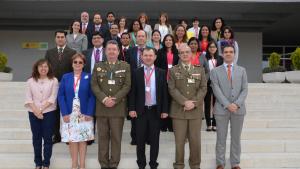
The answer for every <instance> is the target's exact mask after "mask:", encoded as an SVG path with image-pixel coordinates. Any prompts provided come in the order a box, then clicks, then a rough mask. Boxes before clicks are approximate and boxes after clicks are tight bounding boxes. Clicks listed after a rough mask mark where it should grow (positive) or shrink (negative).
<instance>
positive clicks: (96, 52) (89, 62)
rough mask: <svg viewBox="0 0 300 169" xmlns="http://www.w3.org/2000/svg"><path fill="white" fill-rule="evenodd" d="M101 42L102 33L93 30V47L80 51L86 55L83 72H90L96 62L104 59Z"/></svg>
mask: <svg viewBox="0 0 300 169" xmlns="http://www.w3.org/2000/svg"><path fill="white" fill-rule="evenodd" d="M103 42H104V37H103V35H102V34H101V33H100V32H94V33H93V35H92V44H93V46H94V47H93V48H91V49H88V50H86V51H83V52H82V54H84V56H85V57H86V65H85V66H84V71H85V72H88V73H91V74H92V73H93V69H94V65H95V64H96V63H98V62H102V61H106V56H105V52H104V51H105V50H104V47H103Z"/></svg>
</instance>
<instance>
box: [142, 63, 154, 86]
mask: <svg viewBox="0 0 300 169" xmlns="http://www.w3.org/2000/svg"><path fill="white" fill-rule="evenodd" d="M154 69H155V67H154V68H153V69H152V71H151V72H150V75H149V76H147V75H146V73H145V72H144V77H145V80H146V84H148V83H149V82H150V79H151V76H152V74H153V72H154Z"/></svg>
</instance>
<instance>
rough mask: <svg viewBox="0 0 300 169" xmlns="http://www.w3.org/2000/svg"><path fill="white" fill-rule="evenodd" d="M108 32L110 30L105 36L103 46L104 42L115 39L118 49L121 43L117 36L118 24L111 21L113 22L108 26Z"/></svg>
mask: <svg viewBox="0 0 300 169" xmlns="http://www.w3.org/2000/svg"><path fill="white" fill-rule="evenodd" d="M109 32H110V34H109V35H108V36H106V37H105V41H104V47H105V44H106V42H108V41H110V40H115V41H117V42H118V44H119V49H121V47H122V43H121V39H120V37H119V36H118V33H119V25H118V24H115V23H113V24H112V25H111V26H110V29H109Z"/></svg>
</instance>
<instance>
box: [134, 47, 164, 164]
mask: <svg viewBox="0 0 300 169" xmlns="http://www.w3.org/2000/svg"><path fill="white" fill-rule="evenodd" d="M142 59H143V63H144V67H140V68H138V69H136V71H135V72H134V74H133V77H132V87H131V92H130V95H129V96H130V97H129V99H130V100H129V116H130V117H131V118H136V140H137V147H136V152H137V164H138V166H139V168H140V169H145V166H146V156H145V144H146V141H149V144H150V146H151V148H150V163H149V165H150V167H151V169H157V166H158V163H157V157H158V151H159V135H160V119H161V118H162V119H164V118H167V117H168V113H167V112H168V93H167V80H166V73H165V71H164V70H162V69H160V68H155V66H154V61H155V59H156V54H155V49H153V48H145V49H144V50H143V52H142Z"/></svg>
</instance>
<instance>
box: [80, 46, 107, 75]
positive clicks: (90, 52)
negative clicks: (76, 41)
mask: <svg viewBox="0 0 300 169" xmlns="http://www.w3.org/2000/svg"><path fill="white" fill-rule="evenodd" d="M93 51H94V48H91V49H88V50H85V51H83V52H82V54H83V55H84V56H85V58H86V64H85V66H84V68H83V71H85V72H87V73H91V60H92V56H93ZM102 61H106V56H105V52H104V48H103V51H102Z"/></svg>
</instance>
